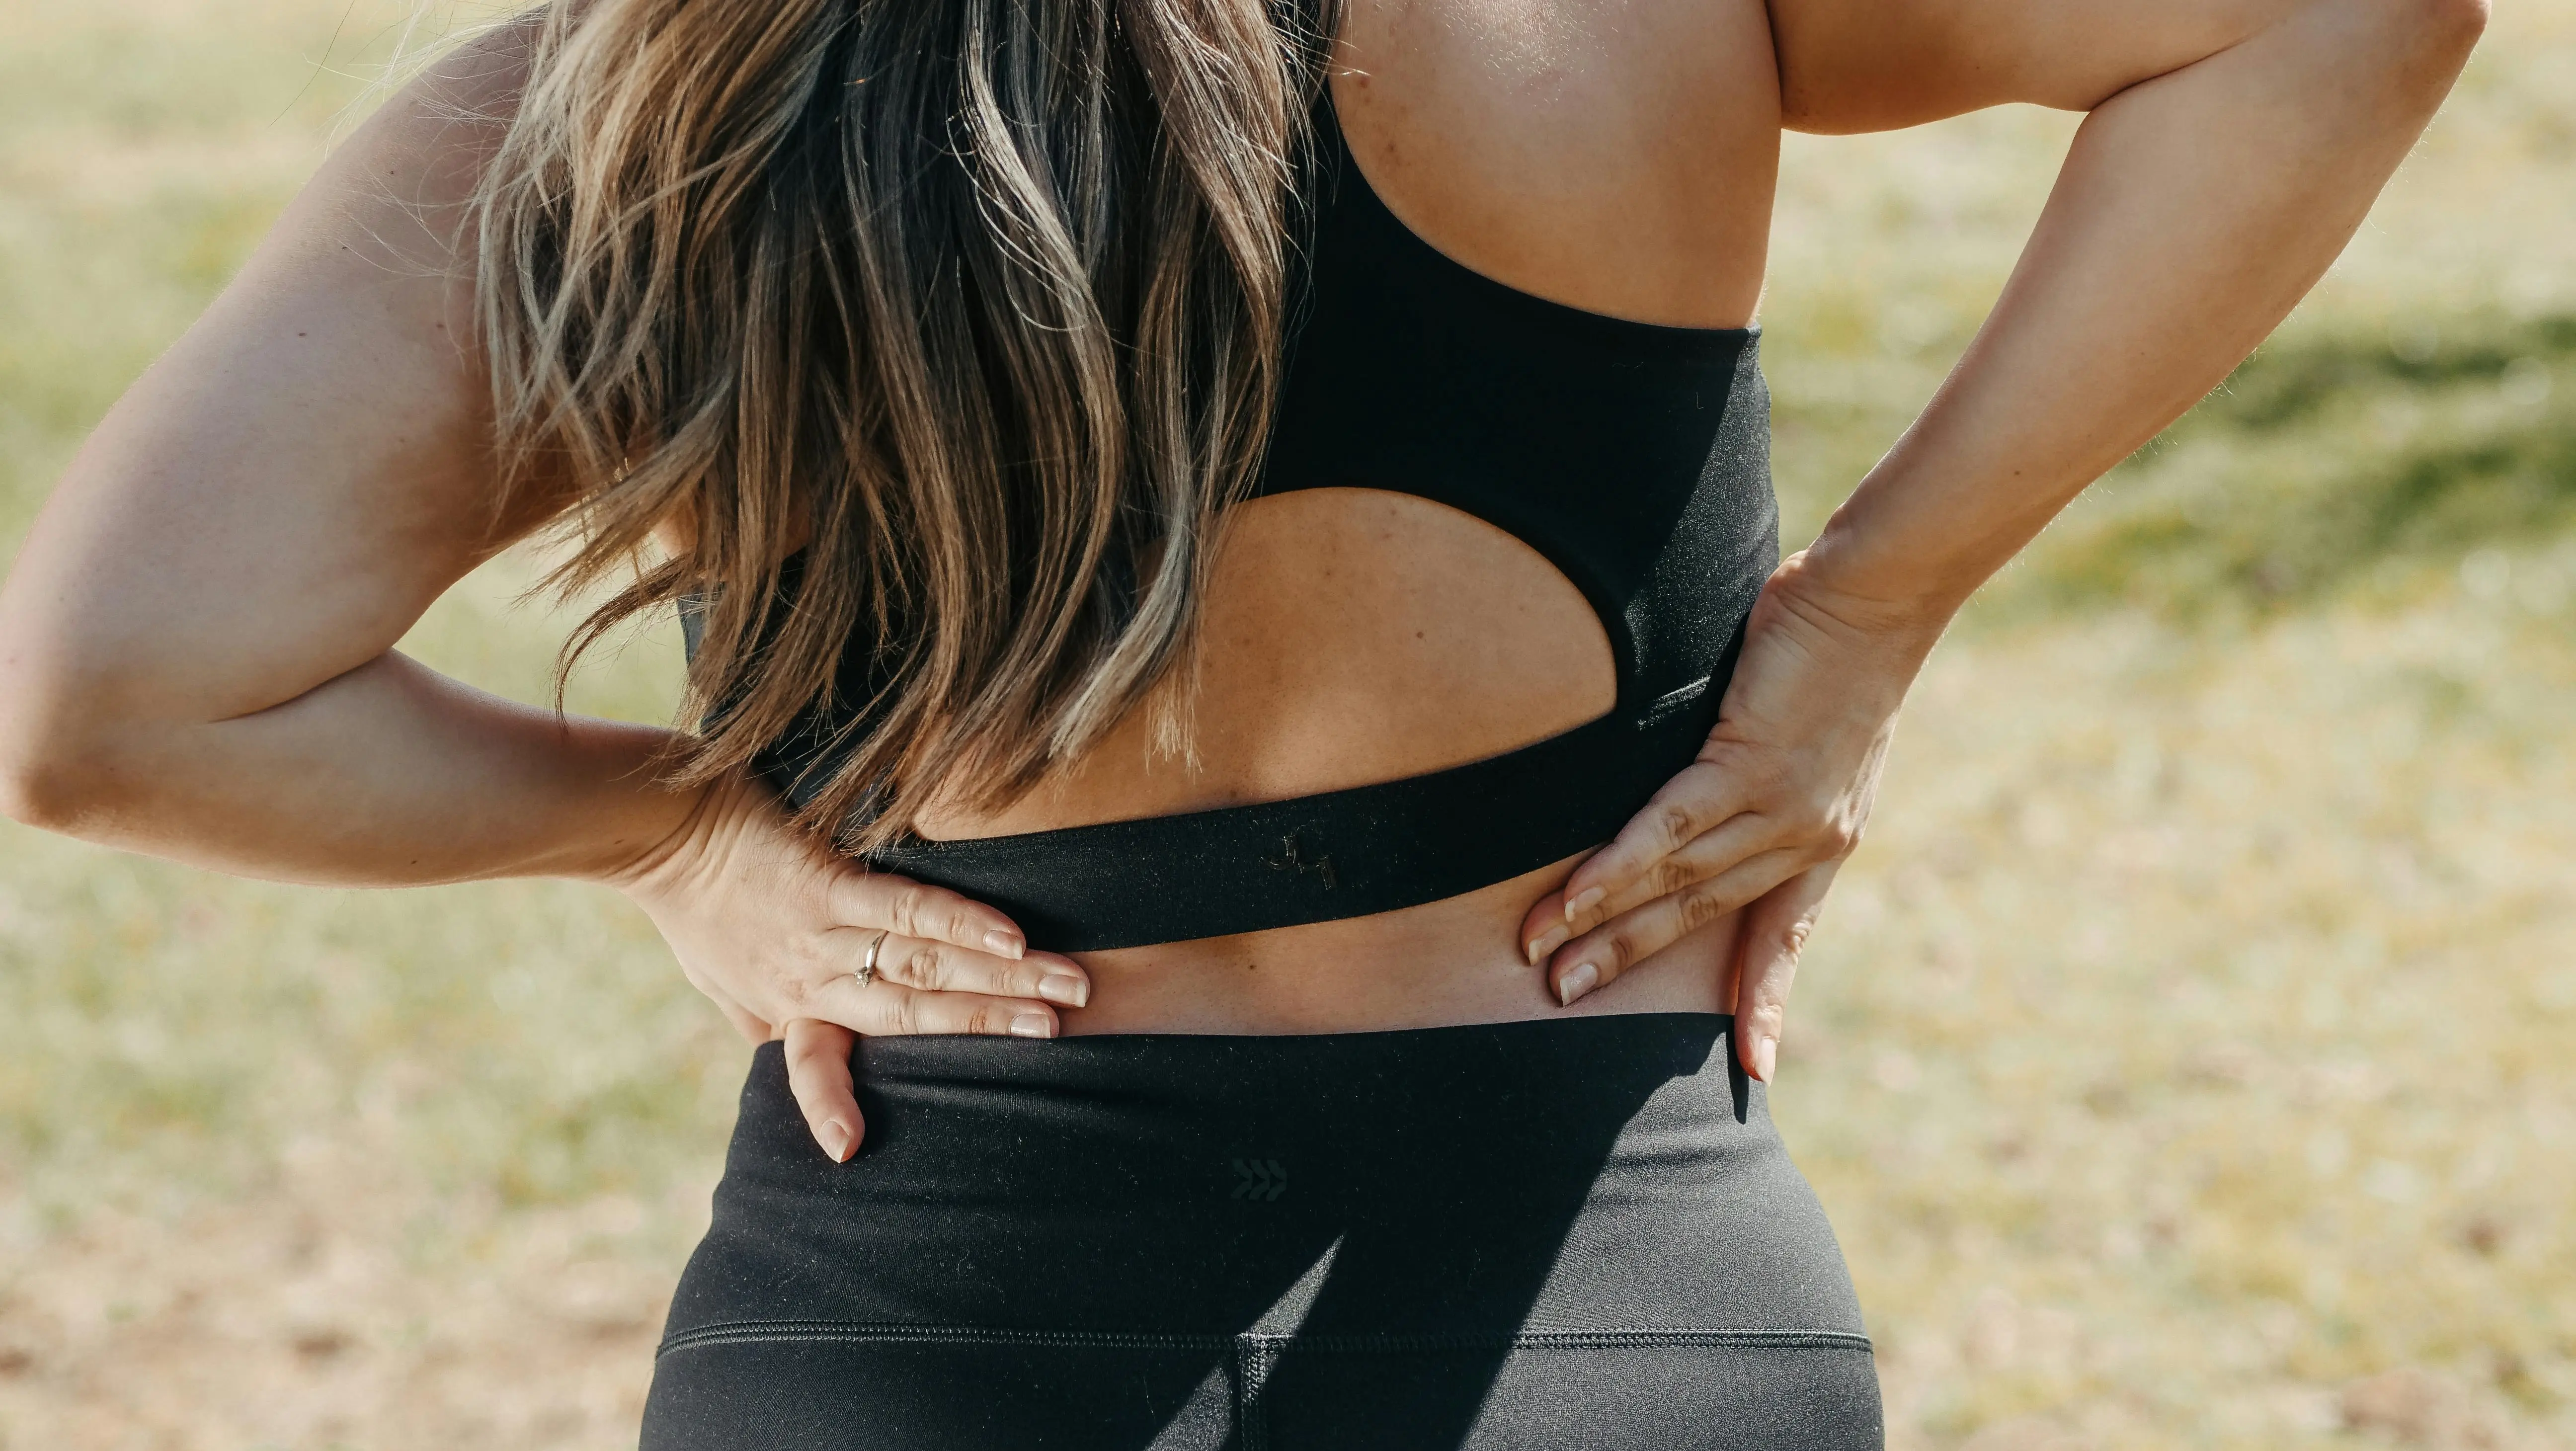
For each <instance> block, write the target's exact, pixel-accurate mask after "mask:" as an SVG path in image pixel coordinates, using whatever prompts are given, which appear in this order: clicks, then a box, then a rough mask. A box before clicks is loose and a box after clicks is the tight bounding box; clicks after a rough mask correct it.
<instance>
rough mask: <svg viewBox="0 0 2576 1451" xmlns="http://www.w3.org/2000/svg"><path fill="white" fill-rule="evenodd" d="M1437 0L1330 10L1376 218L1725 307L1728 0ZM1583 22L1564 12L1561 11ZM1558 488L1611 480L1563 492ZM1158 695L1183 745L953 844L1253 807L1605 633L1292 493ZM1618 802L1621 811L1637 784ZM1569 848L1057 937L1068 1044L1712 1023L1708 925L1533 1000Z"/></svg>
mask: <svg viewBox="0 0 2576 1451" xmlns="http://www.w3.org/2000/svg"><path fill="white" fill-rule="evenodd" d="M1449 3H1450V0H1434V3H1430V4H1407V5H1361V6H1352V7H1350V8H1349V11H1348V14H1347V19H1346V21H1345V32H1344V36H1343V54H1344V57H1345V59H1344V64H1343V65H1342V67H1341V68H1340V69H1339V71H1337V74H1336V76H1335V79H1334V83H1333V84H1334V100H1335V103H1336V107H1337V110H1338V112H1339V114H1340V116H1341V119H1342V126H1343V130H1344V132H1345V134H1346V135H1347V137H1348V138H1349V141H1350V145H1351V148H1352V152H1353V155H1354V156H1355V157H1356V158H1357V160H1358V161H1359V163H1360V165H1361V167H1362V169H1363V171H1364V173H1365V174H1366V176H1367V177H1368V179H1369V181H1370V182H1371V184H1372V185H1373V186H1375V187H1376V189H1377V190H1378V192H1379V194H1380V196H1381V197H1383V198H1384V199H1385V201H1386V202H1387V204H1388V206H1389V207H1390V208H1391V209H1392V210H1393V211H1394V212H1395V213H1396V214H1397V216H1398V217H1399V218H1400V219H1402V220H1403V221H1404V222H1405V223H1406V224H1407V225H1408V226H1410V227H1412V228H1413V229H1414V230H1415V231H1416V232H1417V233H1419V234H1420V235H1422V236H1423V238H1424V239H1425V240H1426V241H1428V242H1430V243H1431V244H1432V245H1433V246H1435V247H1438V248H1439V249H1440V250H1441V251H1443V252H1445V253H1447V254H1448V255H1449V256H1450V257H1451V258H1452V259H1453V260H1455V261H1458V262H1459V263H1460V264H1462V265H1464V266H1467V267H1470V268H1473V269H1474V270H1477V271H1480V272H1483V273H1485V274H1487V275H1488V276H1491V277H1493V278H1495V279H1496V280H1498V281H1501V282H1504V283H1506V284H1509V285H1511V286H1514V287H1517V288H1520V289H1522V290H1524V291H1528V292H1532V293H1535V294H1537V295H1539V296H1542V297H1547V298H1550V299H1551V300H1554V301H1558V302H1562V303H1566V304H1568V305H1571V306H1575V307H1580V308H1585V309H1587V310H1591V311H1596V312H1601V313H1605V314H1609V315H1612V316H1619V317H1626V318H1630V319H1632V320H1636V321H1643V322H1659V323H1665V324H1671V325H1679V326H1692V327H1713V328H1714V327H1737V326H1742V325H1744V324H1745V323H1747V322H1749V321H1750V320H1751V318H1752V314H1753V309H1754V304H1755V302H1756V300H1757V298H1758V296H1759V293H1760V288H1761V276H1762V265H1763V254H1764V243H1765V240H1766V232H1767V229H1768V226H1769V218H1770V203H1771V193H1772V184H1773V179H1774V175H1775V172H1776V165H1777V152H1778V137H1779V131H1778V115H1779V112H1778V96H1777V90H1776V81H1775V77H1774V71H1773V63H1772V58H1771V49H1770V32H1769V28H1768V22H1767V19H1766V18H1765V16H1764V12H1763V9H1762V6H1761V5H1760V3H1759V0H1723V3H1721V4H1719V5H1716V6H1713V7H1710V8H1709V9H1708V10H1707V11H1705V12H1703V15H1704V16H1705V20H1704V22H1703V23H1702V24H1701V27H1700V28H1702V29H1704V30H1705V32H1706V33H1705V34H1696V35H1689V36H1677V35H1670V34H1656V35H1641V34H1639V33H1637V32H1636V31H1635V30H1634V29H1633V28H1629V27H1623V26H1622V25H1621V24H1620V23H1619V20H1618V17H1617V16H1616V15H1615V14H1610V13H1608V12H1604V14H1603V15H1601V16H1600V17H1597V18H1598V22H1599V33H1598V34H1590V33H1573V32H1567V33H1559V32H1565V31H1566V28H1567V27H1568V26H1570V25H1572V26H1574V27H1575V30H1576V31H1578V32H1579V31H1581V30H1582V27H1583V26H1584V25H1589V24H1590V23H1591V22H1589V21H1586V22H1581V23H1577V22H1575V21H1571V20H1569V19H1568V18H1567V15H1566V14H1564V13H1559V12H1557V11H1551V12H1549V14H1548V16H1546V17H1537V16H1536V13H1535V12H1533V19H1532V21H1531V24H1532V25H1533V26H1536V25H1538V24H1539V22H1540V19H1541V18H1543V19H1544V21H1545V26H1546V27H1547V29H1548V33H1547V34H1543V35H1542V34H1538V33H1537V32H1536V31H1535V30H1533V31H1532V32H1531V33H1529V34H1522V33H1520V32H1519V31H1518V30H1516V29H1515V28H1514V26H1513V25H1512V24H1510V23H1507V22H1506V23H1499V24H1498V23H1497V21H1496V19H1495V17H1494V15H1493V14H1492V13H1490V10H1489V8H1479V9H1478V10H1477V11H1475V12H1474V13H1473V14H1472V15H1471V14H1469V13H1468V12H1466V11H1465V10H1463V9H1461V10H1460V12H1459V14H1458V15H1457V16H1454V17H1449V18H1448V19H1447V20H1444V19H1443V18H1442V16H1441V13H1440V12H1441V11H1442V9H1443V8H1444V6H1446V5H1448V4H1449ZM1584 13H1586V14H1588V13H1589V12H1584ZM1574 486H1576V487H1582V488H1596V487H1597V488H1610V487H1616V486H1617V481H1616V480H1609V479H1603V480H1582V481H1574ZM1205 609H1206V613H1205V616H1204V627H1203V628H1204V633H1203V635H1202V637H1201V645H1200V649H1199V652H1198V658H1197V664H1196V670H1195V672H1194V674H1193V675H1192V676H1191V678H1189V679H1187V680H1183V681H1176V682H1174V684H1173V685H1172V687H1171V688H1173V689H1175V690H1185V691H1187V692H1188V701H1189V709H1188V711H1187V719H1188V721H1189V724H1190V730H1189V733H1188V739H1189V742H1190V750H1189V752H1188V754H1187V755H1186V756H1181V755H1175V754H1173V753H1172V752H1170V751H1168V750H1165V749H1163V748H1161V747H1160V745H1158V742H1157V731H1156V729H1155V723H1154V721H1153V720H1152V719H1151V718H1150V712H1146V711H1140V712H1138V713H1137V716H1136V717H1135V718H1134V719H1131V720H1129V721H1128V722H1126V723H1125V724H1123V725H1122V726H1121V727H1120V728H1119V729H1118V730H1117V731H1115V732H1114V733H1113V734H1112V735H1111V736H1110V737H1109V738H1108V739H1107V740H1105V741H1104V742H1103V743H1102V744H1101V745H1099V746H1098V747H1096V748H1094V749H1093V750H1092V751H1091V752H1090V753H1089V754H1088V755H1087V756H1086V757H1085V758H1084V759H1083V760H1082V761H1080V762H1078V763H1077V764H1076V766H1075V767H1074V768H1073V769H1071V770H1069V771H1068V772H1066V773H1065V774H1064V775H1063V776H1062V777H1061V778H1060V779H1058V780H1056V781H1053V782H1051V783H1049V784H1048V785H1047V786H1045V787H1044V788H1042V789H1040V790H1039V791H1038V792H1036V793H1035V794H1033V795H1031V796H1029V797H1028V798H1026V799H1024V800H1022V801H1020V802H1018V803H1016V804H1014V805H1013V806H1012V807H1010V808H1009V809H1007V810H1005V811H1002V812H999V813H992V814H985V815H974V814H966V813H944V814H941V813H934V814H932V815H930V816H928V817H926V818H925V819H924V820H923V821H922V823H921V827H922V830H923V831H924V834H926V835H929V836H933V837H949V838H953V837H980V836H994V835H1003V834H1010V833H1017V832H1027V831H1041V830H1047V829H1051V828H1055V827H1063V826H1076V825H1082V824H1086V823H1090V822H1097V821H1112V820H1123V819H1128V818H1134V817H1146V816H1159V815H1168V814H1171V813H1175V812H1182V811H1191V810H1202V809H1206V808H1210V807H1221V806H1232V805H1240V804H1243V803H1247V802H1254V801H1270V800H1280V799H1285V798H1289V797H1295V796H1302V795H1309V794H1312V793H1315V792H1320V791H1331V790H1336V789H1340V788H1344V787H1350V786H1358V785H1365V784H1368V783H1371V782H1377V781H1389V780H1396V779H1400V778H1403V777H1407V776H1416V775H1422V774H1425V773H1427V772H1432V771H1438V770H1442V769H1445V768H1448V767H1451V766H1456V765H1461V764H1464V763H1466V762H1469V761H1474V760H1480V759H1483V758H1486V757H1489V756H1494V755H1499V754H1501V753H1503V752H1506V751H1510V750H1513V749H1516V748H1518V747H1521V746H1525V745H1528V744H1531V743H1533V742H1535V741H1539V740H1543V739H1546V738H1547V737H1549V736H1553V735H1557V734H1559V733H1561V732H1564V731H1566V730H1570V729H1572V728H1573V727H1575V726H1578V725H1580V724H1582V723H1583V722H1585V721H1588V720H1591V719H1593V718H1594V717H1596V716H1599V715H1601V714H1603V713H1604V712H1606V711H1608V710H1609V709H1611V707H1612V705H1613V704H1614V702H1615V700H1616V698H1617V677H1616V667H1615V664H1614V662H1613V659H1612V655H1611V647H1610V642H1609V639H1608V637H1607V635H1606V634H1605V633H1604V631H1603V629H1602V626H1601V622H1600V620H1599V618H1598V617H1597V616H1596V615H1595V613H1594V611H1593V608H1592V606H1591V605H1590V604H1589V603H1588V602H1587V601H1586V600H1585V599H1584V597H1583V595H1582V593H1581V592H1580V591H1579V590H1577V589H1576V588H1575V586H1574V584H1573V583H1572V582H1571V581H1569V580H1568V579H1566V578H1565V577H1564V576H1563V575H1562V574H1560V573H1559V572H1557V570H1556V569H1555V568H1554V567H1553V566H1552V565H1550V564H1549V563H1548V562H1547V560H1546V559H1545V558H1544V557H1542V556H1541V555H1540V554H1539V553H1538V552H1537V551H1536V550H1534V549H1532V548H1531V547H1530V546H1529V545H1528V544H1526V543H1524V542H1523V541H1521V540H1519V539H1516V538H1514V537H1513V536H1511V535H1510V534H1508V533H1505V532H1504V531H1502V530H1501V529H1498V528H1496V527H1495V526H1493V525H1492V524H1489V523H1486V522H1485V521H1483V520H1480V519H1477V518H1475V517H1473V516H1471V515H1468V514H1464V513H1461V512H1459V511H1457V510H1454V509H1451V508H1448V507H1446V506H1444V505H1441V504H1437V503H1433V502H1431V501H1429V500H1427V499H1423V498H1419V497H1415V496H1413V495H1408V494H1399V493H1392V492H1385V491H1379V490H1369V489H1341V488H1324V489H1307V490H1302V491H1298V492H1293V493H1287V494H1280V495H1275V496H1271V497H1266V498H1260V499H1255V500H1253V501H1251V502H1249V503H1247V504H1244V505H1241V506H1239V507H1238V508H1237V509H1236V511H1235V512H1234V514H1233V515H1232V517H1231V518H1230V519H1229V520H1228V524H1227V529H1226V532H1225V535H1224V542H1223V544H1222V547H1221V549H1220V552H1219V554H1218V557H1217V561H1216V567H1215V569H1214V570H1213V571H1212V576H1211V584H1210V587H1209V592H1208V596H1207V599H1206V601H1205ZM1640 804H1642V803H1640ZM1580 860H1581V858H1580V857H1579V856H1577V857H1569V858H1567V859H1566V860H1564V861H1560V862H1556V863H1553V864H1551V865H1549V866H1546V867H1543V868H1541V869H1539V870H1536V871H1533V872H1530V873H1527V874H1525V875H1523V876H1519V877H1515V878H1512V879H1510V880H1508V881H1503V882H1497V883H1494V884H1492V885H1490V886H1487V887H1484V888H1481V889H1479V890H1476V891H1473V892H1469V893H1467V894H1465V895H1463V896H1457V897H1450V898H1446V899H1443V900H1440V901H1435V902H1429V903H1424V904H1422V905H1420V906H1415V907H1408V908H1404V909H1402V910H1398V911H1392V912H1382V913H1378V914H1375V915H1373V916H1367V917H1354V918H1348V919H1343V920H1340V921H1329V922H1317V923H1310V924H1305V925H1301V926H1295V927H1283V928H1278V929H1274V930H1270V931H1264V932H1256V933H1247V934H1243V935H1239V936H1231V937H1217V938H1206V939H1201V940H1198V941H1191V942H1174V943H1165V944H1160V945H1155V946H1146V947H1128V948H1118V949H1114V950H1109V951H1099V952H1089V953H1084V954H1081V960H1082V962H1083V964H1084V966H1085V967H1086V968H1088V969H1089V970H1090V972H1091V974H1092V981H1093V989H1092V996H1091V1002H1090V1005H1089V1006H1088V1007H1085V1008H1082V1009H1079V1010H1075V1011H1069V1012H1067V1013H1065V1014H1064V1015H1063V1018H1064V1027H1065V1031H1066V1032H1068V1033H1108V1032H1206V1033H1318V1032H1357V1031H1367V1030H1372V1029H1385V1028H1404V1027H1430V1026H1439V1025H1446V1024H1455V1023H1476V1022H1505V1021H1513V1020H1518V1019H1527V1018H1543V1017H1550V1016H1556V1015H1562V1014H1579V1013H1604V1012H1611V1013H1615V1012H1718V1011H1723V1010H1724V1006H1725V1004H1726V1003H1728V1002H1729V1001H1731V992H1730V991H1729V984H1728V983H1727V982H1726V981H1725V979H1726V978H1727V976H1728V974H1729V972H1730V970H1731V964H1732V956H1733V947H1734V942H1735V935H1736V922H1735V919H1734V918H1731V917H1730V918H1726V919H1722V920H1720V921H1716V922H1712V923H1710V924H1708V925H1707V926H1705V927H1703V928H1702V929H1700V930H1699V931H1698V932H1696V933H1694V934H1692V935H1691V936H1690V937H1687V938H1684V939H1683V940H1682V941H1680V942H1678V943H1676V944H1674V945H1673V946H1672V947H1669V948H1667V949H1665V950H1664V951H1663V952H1661V953H1659V954H1657V955H1656V956H1654V957H1652V958H1650V959H1648V960H1646V961H1645V962H1642V963H1639V964H1637V965H1635V966H1633V967H1631V968H1630V969H1629V970H1628V971H1627V972H1626V973H1625V974H1624V975H1622V976H1620V977H1618V978H1617V979H1616V980H1615V981H1613V982H1611V983H1609V984H1608V985H1607V986H1605V987H1603V988H1601V989H1600V990H1598V991H1596V992H1594V993H1592V994H1591V995H1589V996H1588V997H1586V998H1584V999H1582V1000H1581V1001H1580V1002H1579V1003H1578V1004H1577V1005H1576V1006H1575V1007H1573V1008H1570V1009H1569V1008H1565V1007H1560V1006H1559V1005H1558V1004H1557V1001H1556V999H1555V998H1554V997H1553V996H1552V995H1551V994H1550V992H1549V991H1548V986H1547V982H1546V979H1545V977H1544V975H1543V973H1542V971H1541V970H1540V969H1539V968H1537V967H1533V966H1532V965H1531V964H1530V963H1529V961H1528V960H1527V958H1526V956H1525V955H1524V949H1523V946H1522V943H1521V924H1522V920H1523V918H1524V917H1525V916H1526V915H1527V913H1528V912H1529V910H1530V908H1531V907H1532V906H1533V904H1535V903H1537V902H1538V901H1539V900H1540V899H1541V898H1543V897H1545V896H1546V895H1547V894H1548V893H1550V892H1551V891H1553V890H1554V889H1555V888H1556V887H1557V885H1558V884H1559V883H1561V882H1562V881H1563V880H1564V878H1565V876H1566V874H1567V873H1568V872H1570V871H1571V870H1572V869H1573V868H1574V866H1575V865H1576V864H1577V862H1579V861H1580Z"/></svg>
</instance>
